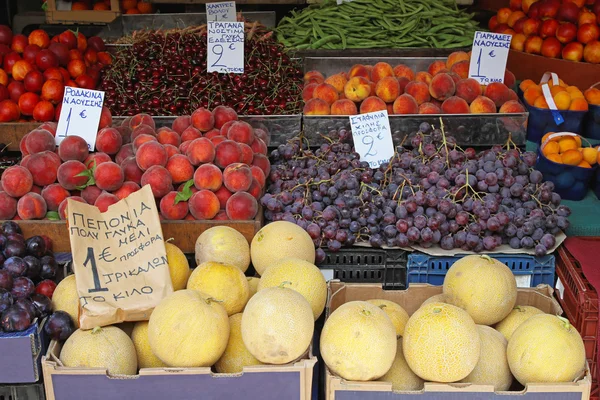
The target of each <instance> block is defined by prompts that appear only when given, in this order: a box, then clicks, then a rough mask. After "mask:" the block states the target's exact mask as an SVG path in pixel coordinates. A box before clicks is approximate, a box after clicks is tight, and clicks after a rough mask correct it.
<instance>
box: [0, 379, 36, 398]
mask: <svg viewBox="0 0 600 400" xmlns="http://www.w3.org/2000/svg"><path fill="white" fill-rule="evenodd" d="M45 398H46V396H45V395H44V384H43V383H41V382H40V383H33V384H29V385H0V400H44V399H45Z"/></svg>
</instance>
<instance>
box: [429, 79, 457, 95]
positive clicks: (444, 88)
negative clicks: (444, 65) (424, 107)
mask: <svg viewBox="0 0 600 400" xmlns="http://www.w3.org/2000/svg"><path fill="white" fill-rule="evenodd" d="M455 91H456V85H455V84H454V80H453V79H452V78H451V77H450V76H449V75H448V74H437V75H436V76H434V77H433V78H432V80H431V84H430V85H429V93H430V94H431V96H432V97H433V98H435V99H437V100H440V101H443V100H446V99H447V98H449V97H451V96H454V92H455Z"/></svg>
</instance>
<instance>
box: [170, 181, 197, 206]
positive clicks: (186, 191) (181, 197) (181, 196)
mask: <svg viewBox="0 0 600 400" xmlns="http://www.w3.org/2000/svg"><path fill="white" fill-rule="evenodd" d="M193 184H194V180H193V179H190V180H189V181H187V182H186V183H185V185H184V186H183V189H182V190H181V192H179V193H177V196H175V202H174V204H177V203H179V202H180V201H188V200H189V199H190V197H192V195H193V194H194V192H192V189H190V188H191V187H192V185H193Z"/></svg>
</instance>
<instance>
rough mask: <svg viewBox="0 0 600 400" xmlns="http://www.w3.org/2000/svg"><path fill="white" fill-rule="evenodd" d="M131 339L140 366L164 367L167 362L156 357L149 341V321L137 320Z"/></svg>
mask: <svg viewBox="0 0 600 400" xmlns="http://www.w3.org/2000/svg"><path fill="white" fill-rule="evenodd" d="M131 340H132V341H133V345H134V346H135V352H136V353H137V360H138V367H139V368H162V367H166V366H167V364H165V363H164V362H162V361H161V360H160V358H158V357H156V356H155V355H154V353H153V352H152V349H150V343H149V342H148V321H140V322H136V323H135V325H134V327H133V331H132V332H131Z"/></svg>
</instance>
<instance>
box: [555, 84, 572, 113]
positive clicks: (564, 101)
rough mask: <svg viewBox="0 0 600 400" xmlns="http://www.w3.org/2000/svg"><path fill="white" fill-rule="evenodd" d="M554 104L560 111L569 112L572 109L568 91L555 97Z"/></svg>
mask: <svg viewBox="0 0 600 400" xmlns="http://www.w3.org/2000/svg"><path fill="white" fill-rule="evenodd" d="M555 87H556V86H555ZM554 102H555V103H556V108H558V109H559V110H568V109H569V107H571V96H570V95H569V92H567V91H566V90H565V91H562V92H559V93H557V94H556V95H555V96H554Z"/></svg>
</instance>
